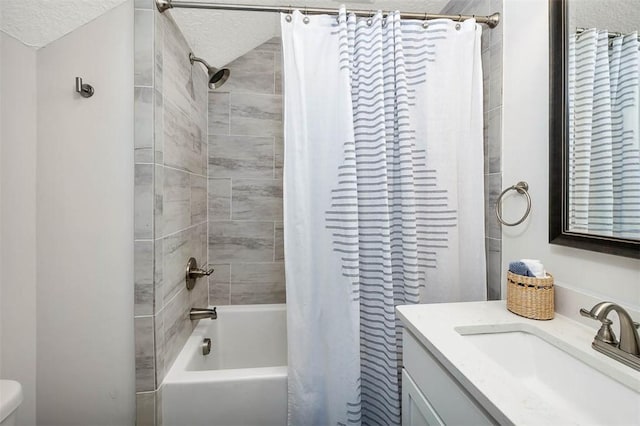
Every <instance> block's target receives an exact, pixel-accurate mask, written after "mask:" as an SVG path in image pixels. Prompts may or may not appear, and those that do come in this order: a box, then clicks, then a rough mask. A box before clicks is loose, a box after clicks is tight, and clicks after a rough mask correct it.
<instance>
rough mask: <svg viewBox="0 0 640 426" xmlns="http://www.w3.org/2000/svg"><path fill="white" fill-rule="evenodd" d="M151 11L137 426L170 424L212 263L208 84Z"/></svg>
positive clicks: (142, 38)
mask: <svg viewBox="0 0 640 426" xmlns="http://www.w3.org/2000/svg"><path fill="white" fill-rule="evenodd" d="M190 51H191V49H190V47H189V45H188V44H187V42H186V41H185V39H184V37H183V35H182V33H181V32H180V30H179V29H178V27H177V26H176V24H175V22H174V21H173V19H172V18H171V13H170V12H168V13H164V14H160V13H158V11H157V9H156V8H155V5H154V4H153V2H151V1H140V0H139V1H136V10H135V89H134V90H135V121H136V127H135V161H136V164H135V200H136V205H135V266H136V271H135V312H136V318H135V334H136V392H137V424H139V425H142V424H161V423H162V419H161V417H160V416H161V412H162V410H161V400H162V398H161V385H162V381H163V379H164V377H165V374H166V372H167V371H168V369H169V368H170V367H171V365H172V364H173V361H175V358H176V356H177V355H178V353H179V352H180V350H181V349H182V346H183V345H184V343H185V341H186V340H187V338H188V336H189V335H190V334H191V331H192V329H193V326H194V325H195V322H194V323H192V322H191V321H190V320H189V310H190V308H191V307H206V306H208V304H209V302H208V297H209V289H208V282H207V280H206V279H200V280H198V283H197V285H196V287H195V289H194V290H192V291H188V290H187V289H186V283H185V279H184V271H185V267H186V264H187V260H188V259H189V258H190V257H195V258H196V259H197V261H198V263H199V266H201V267H206V262H207V257H208V256H207V74H206V72H205V71H204V68H203V67H202V66H201V65H200V64H197V63H196V64H195V65H194V66H192V65H191V64H190V62H189V58H188V55H189V52H190Z"/></svg>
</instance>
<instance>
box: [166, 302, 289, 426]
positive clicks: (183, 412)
mask: <svg viewBox="0 0 640 426" xmlns="http://www.w3.org/2000/svg"><path fill="white" fill-rule="evenodd" d="M217 310H218V319H217V320H208V319H204V320H200V323H199V324H198V326H197V327H196V328H195V329H194V330H193V333H192V334H191V336H190V337H189V340H188V341H187V343H186V344H185V346H184V348H183V349H182V351H181V352H180V354H179V355H178V358H177V359H176V361H175V363H174V364H173V366H172V367H171V369H170V370H169V372H168V373H167V376H166V377H165V379H164V383H163V385H162V414H163V423H164V425H165V426H185V425H189V426H198V425H207V426H268V425H274V426H275V425H277V426H282V425H286V423H287V329H286V305H284V304H282V305H243V306H220V307H218V309H217ZM207 337H208V338H210V339H211V341H212V347H211V353H210V354H209V355H206V356H204V355H202V347H201V345H202V342H203V339H204V338H207Z"/></svg>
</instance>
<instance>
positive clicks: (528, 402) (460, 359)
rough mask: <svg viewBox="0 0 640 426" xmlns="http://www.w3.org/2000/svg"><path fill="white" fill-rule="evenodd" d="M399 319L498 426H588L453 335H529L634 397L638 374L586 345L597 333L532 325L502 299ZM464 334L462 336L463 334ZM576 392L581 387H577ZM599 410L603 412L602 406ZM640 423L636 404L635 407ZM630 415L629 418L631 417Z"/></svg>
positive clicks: (419, 310)
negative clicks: (471, 331) (467, 331)
mask: <svg viewBox="0 0 640 426" xmlns="http://www.w3.org/2000/svg"><path fill="white" fill-rule="evenodd" d="M397 312H398V314H399V317H400V319H401V320H402V322H403V324H404V325H405V327H406V329H407V330H409V331H410V332H411V333H412V334H413V335H414V336H415V337H416V339H417V340H418V341H419V342H420V343H421V344H422V345H423V346H424V347H425V348H426V349H428V350H429V352H431V353H432V355H433V356H434V357H435V358H436V359H437V360H438V361H439V362H440V363H441V364H442V365H443V366H444V368H446V369H447V370H448V371H449V373H450V374H451V375H453V377H454V378H455V379H456V380H457V381H458V382H459V383H460V384H461V385H462V386H463V387H464V388H465V389H466V390H467V391H468V392H469V393H470V394H471V395H472V396H473V397H474V398H475V399H476V400H477V401H478V402H479V403H480V404H482V405H483V406H484V408H485V409H486V410H487V411H488V412H489V414H491V415H492V416H493V417H494V418H495V419H496V420H498V421H499V422H500V423H514V424H518V425H520V424H549V425H550V424H590V423H591V424H593V423H594V421H593V419H592V418H589V417H588V416H581V413H576V410H575V409H574V410H573V411H572V409H571V407H568V406H567V405H569V404H566V403H563V402H562V401H558V400H550V398H548V397H546V396H544V395H540V394H538V393H536V392H532V391H531V390H530V389H529V388H528V387H526V386H522V383H521V381H522V380H524V379H523V378H519V377H515V376H514V375H512V374H510V373H508V372H507V371H506V370H505V369H504V368H502V367H501V366H500V365H498V364H497V362H495V361H494V360H493V359H491V358H490V357H489V356H488V355H486V354H485V353H483V352H482V351H481V350H480V349H478V348H477V347H476V346H475V345H473V344H472V343H470V342H469V340H467V339H466V338H465V336H463V335H461V334H460V333H459V332H458V331H459V330H462V329H465V328H474V329H475V330H476V331H475V332H474V333H478V330H481V332H482V333H495V332H505V331H529V332H533V334H536V335H537V336H539V337H542V338H543V339H544V340H546V341H547V342H548V343H551V344H552V345H554V346H556V347H557V348H559V349H561V350H563V351H565V352H567V353H568V354H570V355H571V356H573V357H574V358H577V359H579V360H581V361H582V362H583V363H585V364H587V365H589V366H591V367H593V368H595V369H596V370H599V371H600V372H602V373H604V374H605V375H606V376H609V377H611V378H613V379H615V380H616V381H617V382H619V383H621V384H623V385H624V386H625V387H627V388H630V389H633V390H634V391H635V392H637V393H638V401H640V371H636V370H633V369H632V368H630V367H627V366H625V365H623V364H621V363H619V362H617V361H614V360H613V359H611V358H609V357H607V356H605V355H603V354H601V353H599V352H596V351H595V350H594V349H592V348H591V342H592V341H593V338H594V336H595V334H596V332H597V330H598V325H599V324H598V323H596V322H594V326H593V327H587V326H584V325H582V324H580V323H578V322H575V321H573V320H570V319H568V318H566V317H563V316H561V315H558V314H556V316H555V318H554V319H553V320H549V321H536V320H531V319H527V318H524V317H521V316H518V315H515V314H513V313H511V312H509V311H508V310H507V308H506V303H505V301H490V302H466V303H442V304H428V305H406V306H399V307H398V308H397ZM463 334H464V333H463ZM575 391H576V392H580V389H576V390H575ZM599 409H601V410H604V411H605V412H606V411H607V410H608V407H606V406H602V407H599ZM633 410H635V414H637V415H636V416H635V417H636V418H635V419H630V420H631V421H630V423H631V424H640V406H639V407H634V408H633ZM632 416H633V414H632Z"/></svg>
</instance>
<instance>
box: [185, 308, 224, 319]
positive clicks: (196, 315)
mask: <svg viewBox="0 0 640 426" xmlns="http://www.w3.org/2000/svg"><path fill="white" fill-rule="evenodd" d="M205 318H210V319H212V320H214V319H218V313H217V312H216V308H213V309H207V308H191V311H190V312H189V319H190V320H191V321H197V320H200V319H205Z"/></svg>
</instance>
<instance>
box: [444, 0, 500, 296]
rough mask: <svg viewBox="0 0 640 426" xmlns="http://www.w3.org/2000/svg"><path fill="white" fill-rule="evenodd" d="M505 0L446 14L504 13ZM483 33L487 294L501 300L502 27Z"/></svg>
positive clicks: (474, 1) (454, 5)
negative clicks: (497, 205)
mask: <svg viewBox="0 0 640 426" xmlns="http://www.w3.org/2000/svg"><path fill="white" fill-rule="evenodd" d="M502 2H503V0H468V1H464V2H460V1H452V2H451V3H450V4H449V7H447V8H445V10H444V11H443V13H449V14H467V15H491V14H492V13H495V12H498V13H500V14H502V9H503V8H502V4H503V3H502ZM503 26H504V24H502V23H500V24H499V25H498V26H497V27H496V28H493V29H489V28H488V27H486V26H483V31H482V73H483V76H484V81H483V87H484V194H485V203H484V205H485V213H484V214H485V247H486V252H487V284H488V288H487V295H488V298H489V300H499V299H500V298H501V294H500V272H501V271H500V268H501V267H502V266H501V256H502V254H501V252H502V228H501V225H500V223H499V222H498V220H497V218H496V214H495V203H496V200H497V198H498V196H499V195H500V192H501V191H502V159H501V157H502V27H503Z"/></svg>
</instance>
